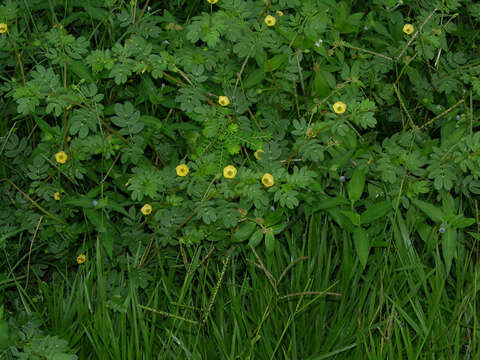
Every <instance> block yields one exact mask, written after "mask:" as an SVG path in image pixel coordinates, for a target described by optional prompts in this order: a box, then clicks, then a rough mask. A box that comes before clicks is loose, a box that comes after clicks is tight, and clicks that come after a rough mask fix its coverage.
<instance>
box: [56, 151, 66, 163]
mask: <svg viewBox="0 0 480 360" xmlns="http://www.w3.org/2000/svg"><path fill="white" fill-rule="evenodd" d="M67 159H68V156H67V154H66V153H65V151H59V152H57V153H56V154H55V160H57V162H58V163H60V164H65V163H66V162H67Z"/></svg>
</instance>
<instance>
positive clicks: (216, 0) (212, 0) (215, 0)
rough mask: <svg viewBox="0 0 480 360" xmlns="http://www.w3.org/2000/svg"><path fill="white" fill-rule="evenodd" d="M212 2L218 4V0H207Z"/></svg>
mask: <svg viewBox="0 0 480 360" xmlns="http://www.w3.org/2000/svg"><path fill="white" fill-rule="evenodd" d="M207 1H208V2H209V3H210V4H216V3H217V2H218V0H207Z"/></svg>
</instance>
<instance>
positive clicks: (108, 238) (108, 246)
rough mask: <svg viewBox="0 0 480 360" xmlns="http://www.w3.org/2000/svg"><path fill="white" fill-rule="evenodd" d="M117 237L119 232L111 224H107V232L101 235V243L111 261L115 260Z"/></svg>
mask: <svg viewBox="0 0 480 360" xmlns="http://www.w3.org/2000/svg"><path fill="white" fill-rule="evenodd" d="M117 236H118V234H117V231H116V230H115V228H114V227H113V226H112V225H111V224H107V231H105V232H103V233H101V234H100V241H101V243H102V245H103V247H104V248H105V251H106V252H107V254H108V257H109V258H110V259H112V258H113V245H114V243H115V238H116V237H117Z"/></svg>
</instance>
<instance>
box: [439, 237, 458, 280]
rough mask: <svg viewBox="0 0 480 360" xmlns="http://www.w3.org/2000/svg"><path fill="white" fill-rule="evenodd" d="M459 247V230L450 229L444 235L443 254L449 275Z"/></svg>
mask: <svg viewBox="0 0 480 360" xmlns="http://www.w3.org/2000/svg"><path fill="white" fill-rule="evenodd" d="M456 246H457V230H456V229H455V228H454V227H448V228H447V229H446V231H445V233H444V234H443V235H442V252H443V258H444V260H445V266H446V268H447V274H448V273H449V272H450V268H451V266H452V260H453V255H454V254H455V248H456Z"/></svg>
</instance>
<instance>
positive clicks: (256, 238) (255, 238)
mask: <svg viewBox="0 0 480 360" xmlns="http://www.w3.org/2000/svg"><path fill="white" fill-rule="evenodd" d="M262 239H263V231H262V229H258V230H257V231H255V232H254V233H253V234H252V236H250V240H248V245H249V246H253V247H257V246H258V244H260V242H261V241H262Z"/></svg>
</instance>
